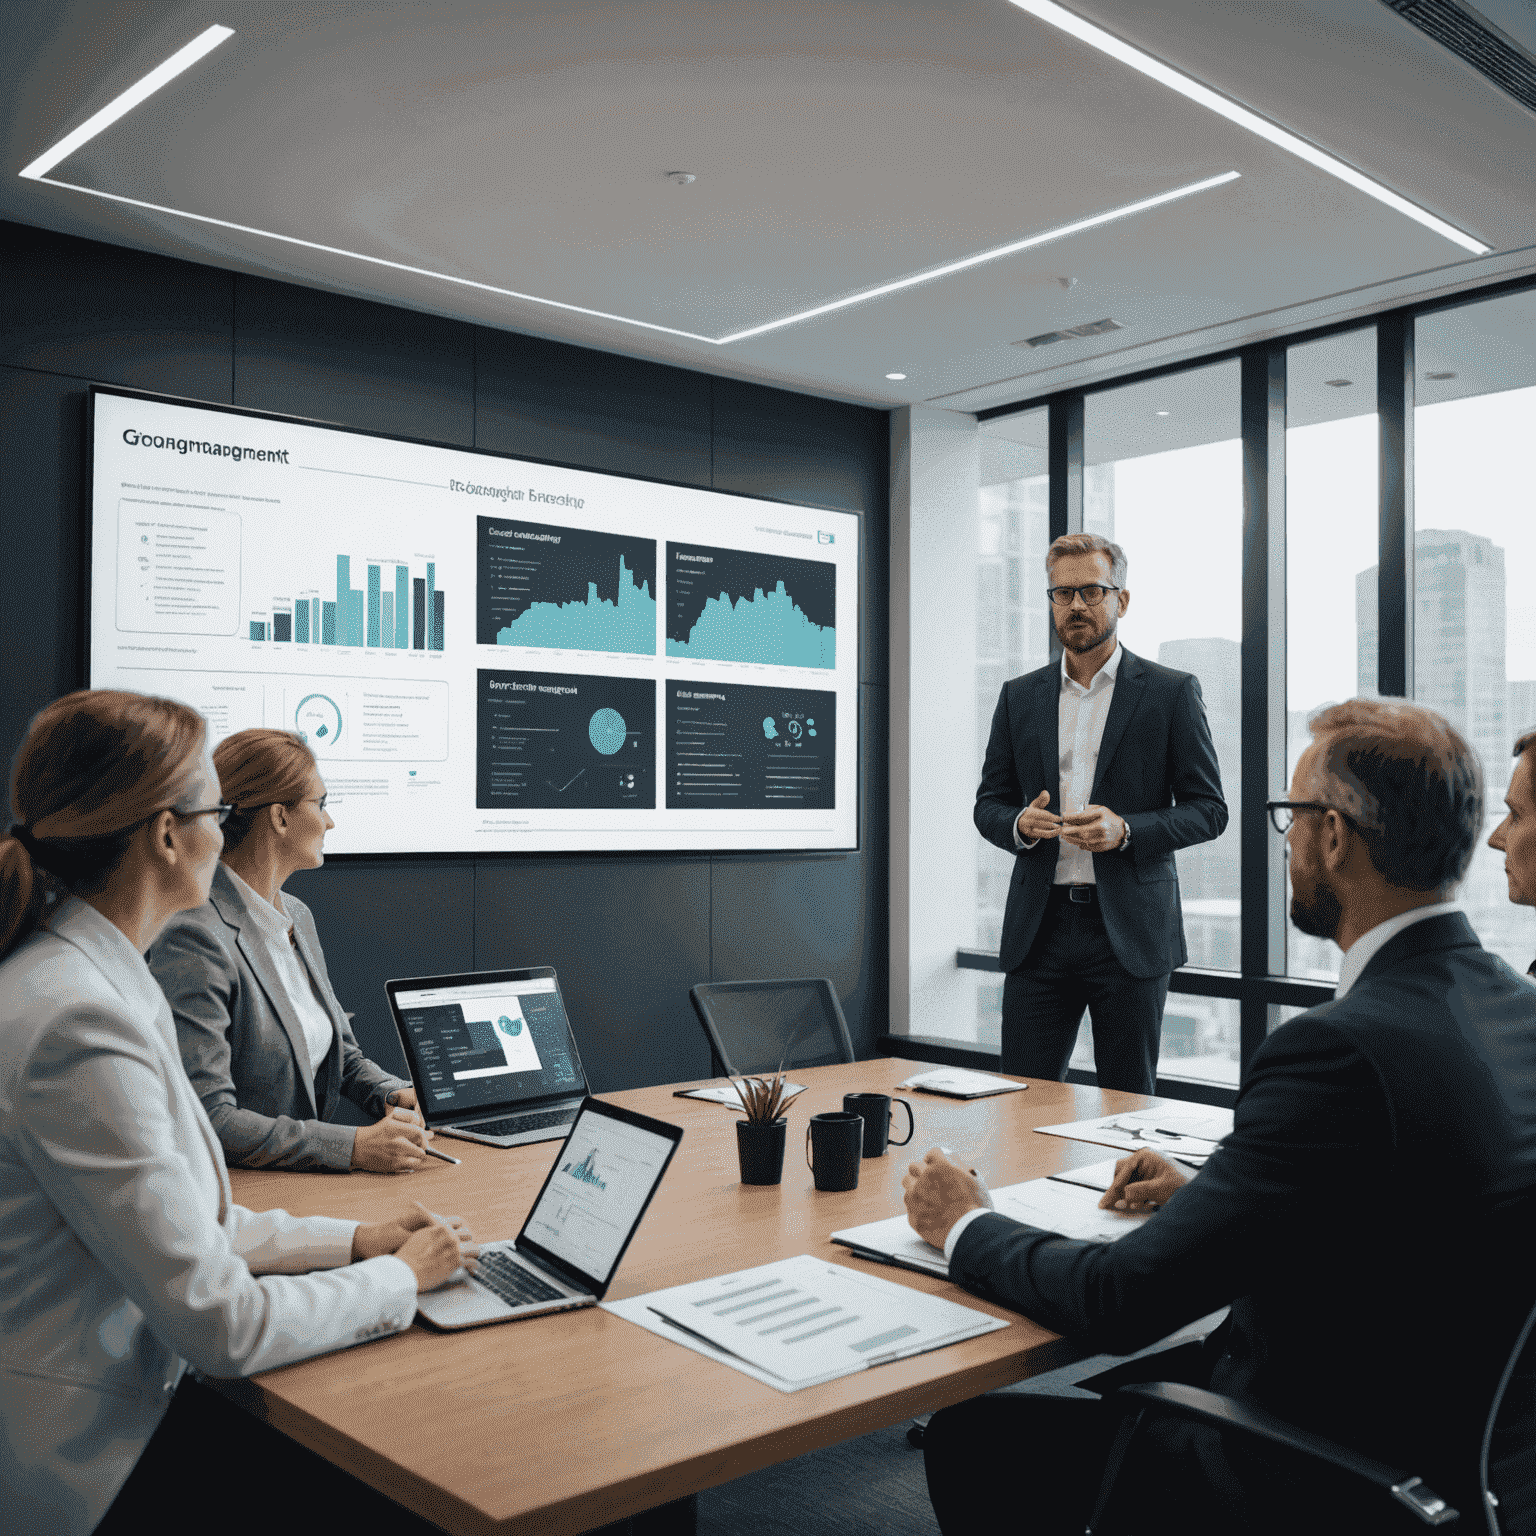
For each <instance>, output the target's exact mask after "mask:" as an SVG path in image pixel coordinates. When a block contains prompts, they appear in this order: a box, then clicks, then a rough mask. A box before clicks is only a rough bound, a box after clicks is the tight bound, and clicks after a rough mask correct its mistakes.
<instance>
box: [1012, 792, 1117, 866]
mask: <svg viewBox="0 0 1536 1536" xmlns="http://www.w3.org/2000/svg"><path fill="white" fill-rule="evenodd" d="M1050 803H1051V792H1050V790H1048V789H1042V790H1041V791H1040V793H1039V794H1038V795H1036V796H1035V798H1034V799H1033V800H1032V801H1031V802H1030V803H1029V804H1028V805H1026V806H1025V807H1024V809H1023V810H1022V811H1020V812H1019V820H1018V829H1019V836H1020V837H1021V838H1023V839H1024V841H1025V842H1026V843H1033V842H1038V841H1040V840H1041V839H1042V838H1048V837H1059V838H1060V839H1061V840H1062V842H1064V843H1070V844H1071V845H1072V846H1073V847H1074V848H1082V849H1085V850H1086V851H1087V852H1089V853H1109V852H1110V851H1111V850H1112V849H1115V848H1118V847H1119V846H1120V844H1121V843H1122V842H1123V841H1124V839H1125V818H1124V817H1123V816H1120V815H1117V814H1116V813H1115V812H1114V811H1112V810H1110V808H1109V807H1108V806H1107V805H1085V806H1084V807H1083V809H1082V810H1080V811H1073V812H1072V813H1071V814H1070V815H1068V816H1058V815H1057V814H1056V813H1055V812H1054V811H1048V810H1046V806H1048V805H1049V804H1050Z"/></svg>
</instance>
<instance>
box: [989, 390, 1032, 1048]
mask: <svg viewBox="0 0 1536 1536" xmlns="http://www.w3.org/2000/svg"><path fill="white" fill-rule="evenodd" d="M979 457H980V470H981V473H980V479H981V485H980V489H979V492H978V494H979V497H980V502H979V508H978V511H979V514H980V515H979V517H978V519H977V529H978V539H977V550H976V583H977V587H976V730H977V740H976V756H975V760H976V777H977V779H978V780H979V779H980V776H981V762H982V759H983V757H984V756H985V755H986V750H987V735H988V733H989V731H990V730H991V727H992V712H993V711H994V710H995V709H996V708H997V700H998V695H999V694H1000V693H1001V692H1002V687H1003V684H1004V683H1005V682H1007V681H1008V679H1009V678H1011V677H1018V676H1020V675H1021V674H1023V673H1025V672H1033V671H1034V670H1035V668H1036V667H1042V666H1044V665H1045V663H1046V662H1047V661H1048V660H1049V659H1050V644H1049V639H1050V631H1049V629H1048V627H1047V626H1048V622H1049V621H1048V620H1047V617H1046V597H1045V551H1046V546H1047V545H1048V544H1049V543H1050V536H1049V530H1050V498H1049V488H1050V478H1049V475H1048V473H1047V462H1046V412H1045V410H1043V409H1041V410H1036V411H1025V412H1024V413H1022V414H1021V415H1018V416H1007V417H1003V418H1001V419H999V420H998V421H995V422H988V423H985V424H984V425H983V427H982V430H981V440H980V455H979ZM977 841H978V842H979V843H980V845H981V846H980V850H979V852H978V855H977V860H976V946H977V948H978V949H985V950H995V949H997V947H998V945H999V943H1000V942H1001V939H1002V932H1003V908H1004V907H1005V906H1006V904H1007V901H1008V882H1009V879H1010V878H1011V877H1012V875H1013V863H1014V860H1013V855H1012V854H1009V853H1004V852H1003V850H1002V849H1001V848H994V847H993V846H992V844H991V843H989V842H987V841H986V840H985V839H984V838H981V837H980V834H978V836H977ZM974 974H975V975H976V977H977V983H976V1038H977V1040H978V1041H979V1042H981V1043H982V1044H984V1045H987V1046H990V1047H991V1048H992V1049H994V1050H995V1049H996V1048H997V1045H998V1042H999V1040H1000V1039H1001V1035H1002V1006H1003V978H1002V977H1001V976H999V975H995V974H987V973H983V972H977V973H974Z"/></svg>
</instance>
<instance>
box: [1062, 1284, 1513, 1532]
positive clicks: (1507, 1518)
mask: <svg viewBox="0 0 1536 1536" xmlns="http://www.w3.org/2000/svg"><path fill="white" fill-rule="evenodd" d="M1115 1400H1116V1402H1117V1403H1119V1404H1121V1405H1122V1406H1123V1408H1124V1410H1125V1417H1124V1418H1123V1419H1122V1420H1121V1421H1120V1429H1119V1432H1118V1434H1117V1435H1116V1437H1115V1442H1114V1445H1113V1446H1112V1448H1111V1450H1110V1453H1109V1459H1108V1461H1107V1462H1106V1463H1105V1466H1104V1476H1103V1479H1102V1481H1101V1482H1100V1484H1099V1497H1098V1501H1097V1503H1096V1504H1095V1506H1094V1511H1093V1516H1092V1518H1091V1519H1090V1520H1089V1522H1088V1526H1087V1530H1086V1532H1085V1536H1118V1533H1124V1536H1130V1533H1131V1532H1132V1531H1133V1530H1134V1516H1133V1515H1130V1514H1129V1511H1130V1510H1131V1508H1132V1506H1133V1504H1134V1500H1133V1498H1131V1497H1130V1496H1129V1495H1127V1494H1126V1492H1125V1481H1122V1479H1121V1475H1120V1474H1121V1472H1122V1471H1123V1469H1124V1467H1125V1464H1126V1459H1127V1457H1128V1455H1129V1452H1130V1449H1131V1445H1132V1443H1133V1442H1134V1440H1135V1438H1136V1435H1137V1433H1138V1432H1139V1431H1140V1429H1141V1427H1142V1426H1143V1425H1144V1424H1145V1423H1146V1422H1147V1420H1148V1418H1149V1417H1150V1416H1152V1415H1155V1414H1171V1415H1173V1416H1175V1417H1178V1418H1183V1419H1189V1420H1191V1421H1193V1422H1195V1423H1197V1424H1209V1425H1212V1426H1213V1427H1215V1428H1217V1429H1221V1430H1224V1431H1234V1430H1235V1431H1237V1432H1239V1433H1241V1434H1245V1435H1252V1436H1253V1437H1255V1438H1256V1439H1259V1440H1262V1441H1264V1442H1266V1443H1267V1444H1269V1445H1274V1446H1280V1447H1283V1448H1285V1449H1287V1450H1291V1451H1298V1452H1300V1453H1301V1454H1302V1455H1304V1456H1309V1457H1312V1458H1313V1459H1315V1460H1317V1461H1319V1462H1322V1463H1325V1464H1326V1465H1328V1466H1331V1467H1334V1468H1337V1469H1338V1470H1339V1471H1342V1472H1345V1473H1347V1474H1349V1475H1350V1476H1351V1477H1353V1478H1358V1479H1360V1480H1361V1481H1362V1482H1364V1483H1366V1484H1369V1485H1371V1486H1373V1487H1376V1488H1378V1489H1380V1490H1381V1509H1382V1518H1383V1519H1385V1518H1386V1514H1387V1511H1388V1510H1389V1509H1390V1508H1391V1507H1392V1506H1393V1505H1394V1504H1395V1505H1397V1506H1401V1507H1402V1508H1405V1509H1408V1510H1410V1511H1412V1513H1413V1514H1414V1515H1416V1516H1417V1517H1418V1519H1419V1520H1421V1521H1422V1522H1423V1523H1424V1524H1425V1525H1450V1524H1453V1523H1460V1522H1461V1520H1462V1517H1463V1516H1465V1518H1466V1522H1467V1523H1466V1524H1465V1525H1463V1526H1462V1529H1463V1530H1467V1531H1470V1530H1472V1529H1473V1528H1474V1523H1475V1522H1476V1519H1477V1515H1476V1513H1475V1512H1473V1511H1471V1510H1465V1511H1458V1510H1455V1509H1452V1508H1451V1506H1450V1505H1449V1504H1447V1503H1446V1502H1445V1500H1444V1499H1442V1498H1440V1497H1439V1496H1438V1495H1437V1494H1435V1493H1434V1492H1432V1491H1431V1490H1430V1489H1429V1488H1428V1487H1427V1486H1426V1485H1425V1484H1424V1482H1423V1481H1422V1480H1421V1479H1420V1478H1418V1477H1415V1476H1413V1475H1411V1474H1410V1473H1408V1472H1405V1471H1401V1470H1399V1469H1398V1468H1396V1467H1390V1466H1387V1465H1386V1464H1385V1463H1383V1462H1379V1461H1376V1460H1374V1459H1373V1458H1371V1457H1369V1456H1361V1455H1359V1454H1358V1453H1357V1452H1355V1451H1352V1450H1349V1449H1348V1448H1347V1447H1345V1446H1342V1445H1340V1444H1338V1443H1337V1442H1336V1441H1333V1440H1329V1439H1327V1438H1326V1437H1324V1436H1322V1435H1314V1434H1312V1433H1311V1432H1310V1431H1308V1430H1304V1429H1298V1428H1297V1427H1296V1426H1295V1425H1294V1424H1288V1423H1286V1422H1285V1420H1283V1419H1280V1418H1277V1417H1276V1416H1275V1415H1274V1414H1272V1413H1266V1412H1264V1410H1263V1409H1260V1408H1251V1407H1248V1406H1247V1405H1246V1404H1243V1403H1239V1402H1237V1401H1236V1400H1235V1399H1233V1398H1230V1397H1224V1396H1223V1395H1222V1394H1220V1393H1218V1392H1207V1391H1206V1390H1205V1389H1204V1388H1201V1387H1190V1386H1186V1385H1184V1383H1182V1382H1177V1381H1143V1382H1133V1383H1131V1384H1130V1385H1128V1386H1124V1387H1121V1388H1120V1390H1119V1391H1118V1392H1117V1393H1116V1394H1115ZM1533 1416H1536V1307H1532V1309H1531V1311H1530V1313H1529V1314H1528V1315H1527V1317H1526V1319H1525V1326H1524V1327H1523V1328H1521V1330H1520V1332H1519V1335H1518V1336H1517V1337H1516V1339H1515V1343H1514V1347H1513V1348H1512V1349H1511V1350H1510V1352H1509V1358H1508V1360H1507V1361H1506V1363H1505V1366H1504V1370H1503V1373H1502V1374H1501V1375H1500V1377H1499V1383H1498V1386H1497V1388H1496V1389H1495V1390H1494V1393H1493V1399H1492V1401H1491V1402H1490V1403H1489V1406H1488V1413H1487V1417H1486V1418H1485V1420H1484V1424H1483V1437H1482V1448H1481V1454H1480V1457H1479V1466H1478V1481H1479V1484H1480V1487H1481V1490H1482V1496H1483V1517H1484V1519H1485V1520H1486V1522H1487V1530H1488V1536H1533V1533H1536V1445H1533V1443H1532V1437H1531V1424H1532V1419H1533ZM1123 1511H1124V1512H1126V1515H1127V1516H1128V1518H1129V1521H1130V1523H1127V1518H1126V1517H1125V1516H1122V1512H1123ZM1318 1513H1319V1516H1320V1517H1321V1516H1323V1515H1324V1514H1325V1513H1326V1511H1323V1510H1319V1512H1318Z"/></svg>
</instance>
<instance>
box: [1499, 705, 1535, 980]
mask: <svg viewBox="0 0 1536 1536" xmlns="http://www.w3.org/2000/svg"><path fill="white" fill-rule="evenodd" d="M1533 749H1536V731H1527V732H1526V733H1525V735H1523V736H1522V737H1521V738H1520V739H1519V740H1518V741H1517V742H1516V743H1515V756H1516V757H1518V758H1519V759H1520V761H1519V762H1518V763H1516V764H1515V771H1514V775H1513V776H1512V777H1511V779H1510V781H1509V789H1508V791H1507V793H1506V794H1505V796H1504V805H1505V808H1506V812H1507V814H1506V815H1505V817H1504V820H1503V821H1501V822H1500V823H1499V824H1498V826H1496V827H1495V828H1494V829H1493V836H1492V837H1490V838H1489V839H1488V846H1489V847H1490V848H1496V849H1498V851H1499V852H1500V853H1502V854H1503V855H1504V874H1505V877H1506V878H1507V879H1508V881H1509V899H1510V900H1511V901H1512V902H1514V904H1515V905H1516V906H1517V907H1536V750H1533ZM1527 975H1530V976H1536V960H1533V961H1531V965H1530V969H1529V971H1528V972H1527Z"/></svg>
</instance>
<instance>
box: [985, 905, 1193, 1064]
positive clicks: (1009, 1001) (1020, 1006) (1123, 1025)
mask: <svg viewBox="0 0 1536 1536" xmlns="http://www.w3.org/2000/svg"><path fill="white" fill-rule="evenodd" d="M1071 889H1072V888H1071V887H1069V886H1053V887H1052V890H1051V895H1050V899H1049V901H1048V902H1047V904H1046V909H1045V916H1044V917H1042V918H1041V919H1040V931H1039V932H1038V933H1037V934H1036V935H1035V942H1034V943H1033V944H1032V945H1030V949H1029V953H1028V954H1027V955H1026V956H1025V957H1024V964H1023V965H1021V966H1020V967H1019V968H1018V969H1017V970H1016V971H1010V972H1009V973H1008V977H1007V980H1006V981H1005V982H1004V983H1003V1049H1002V1062H1001V1066H1002V1070H1003V1071H1004V1072H1011V1073H1014V1074H1015V1075H1017V1076H1019V1077H1043V1078H1050V1079H1052V1080H1053V1081H1055V1082H1061V1081H1063V1080H1064V1079H1065V1078H1066V1075H1067V1062H1068V1061H1069V1060H1070V1059H1071V1056H1072V1046H1073V1044H1074V1042H1075V1041H1076V1039H1077V1026H1078V1024H1079V1023H1080V1022H1081V1021H1082V1017H1083V1009H1084V1008H1086V1009H1088V1012H1089V1017H1090V1018H1091V1019H1092V1021H1093V1056H1094V1066H1095V1068H1096V1070H1097V1072H1098V1077H1099V1087H1101V1088H1121V1089H1124V1090H1126V1091H1127V1092H1129V1093H1152V1092H1154V1091H1155V1089H1156V1085H1157V1052H1158V1046H1159V1044H1160V1043H1161V1040H1162V1033H1163V1004H1164V1003H1165V1002H1166V1001H1167V1000H1168V977H1166V976H1154V977H1151V978H1150V979H1143V978H1140V977H1136V976H1132V975H1131V973H1130V972H1129V971H1128V970H1126V968H1125V967H1124V966H1123V965H1121V964H1120V962H1119V961H1118V960H1117V959H1116V958H1115V952H1114V950H1113V949H1112V948H1111V947H1110V943H1109V935H1108V934H1107V933H1106V932H1105V931H1104V918H1103V915H1102V913H1101V912H1100V911H1099V901H1098V893H1097V892H1096V891H1093V890H1092V887H1079V888H1078V889H1079V891H1083V890H1087V891H1089V892H1091V893H1092V894H1091V899H1090V900H1088V901H1086V902H1081V903H1079V902H1074V901H1072V900H1071V899H1070V896H1069V895H1068V892H1069V891H1070V890H1071Z"/></svg>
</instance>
